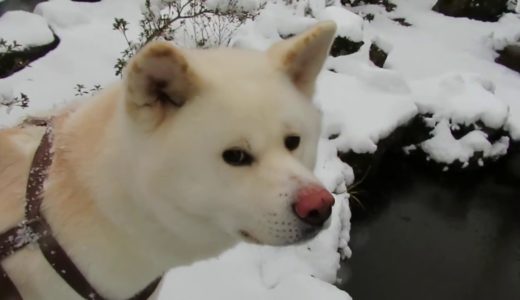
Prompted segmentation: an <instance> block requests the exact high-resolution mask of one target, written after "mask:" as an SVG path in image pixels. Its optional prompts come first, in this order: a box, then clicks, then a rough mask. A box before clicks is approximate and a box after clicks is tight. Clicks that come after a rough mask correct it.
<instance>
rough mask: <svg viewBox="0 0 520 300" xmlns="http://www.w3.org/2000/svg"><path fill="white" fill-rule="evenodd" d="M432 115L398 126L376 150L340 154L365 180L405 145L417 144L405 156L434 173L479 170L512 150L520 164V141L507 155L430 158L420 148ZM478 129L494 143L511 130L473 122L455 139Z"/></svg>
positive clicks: (455, 133)
mask: <svg viewBox="0 0 520 300" xmlns="http://www.w3.org/2000/svg"><path fill="white" fill-rule="evenodd" d="M431 117H432V115H431V114H418V115H416V116H415V117H414V118H413V119H411V120H410V121H409V122H408V123H407V124H405V125H403V126H401V127H399V128H397V129H396V130H394V132H392V133H391V134H390V135H389V136H388V137H386V138H384V139H382V140H380V141H379V142H378V143H377V150H376V152H375V153H356V152H354V151H349V152H340V153H338V157H339V158H340V159H341V160H342V161H343V162H345V163H347V164H348V165H350V166H351V167H352V169H353V171H354V175H355V176H356V178H365V179H364V180H368V181H370V180H372V179H373V178H374V176H376V174H377V172H378V171H379V168H380V164H381V162H382V160H383V158H384V157H385V156H387V155H388V154H389V153H394V154H396V155H405V151H403V148H404V147H405V146H409V145H414V146H415V149H414V150H409V151H406V152H407V154H406V155H405V157H407V158H406V159H408V160H409V161H410V162H411V163H413V164H415V165H418V166H422V167H423V168H426V169H428V170H430V171H434V172H442V173H446V172H449V173H452V174H460V173H464V174H467V173H468V172H470V171H471V172H474V171H476V170H481V169H486V168H488V167H492V166H494V165H495V164H496V162H497V161H501V160H504V159H508V157H510V156H511V155H512V154H511V153H518V155H517V156H516V157H517V160H518V161H519V162H518V163H519V164H520V151H519V149H520V144H519V143H516V144H512V145H511V146H510V149H509V151H508V154H507V155H506V156H504V157H484V155H483V153H482V152H477V153H475V154H474V155H473V157H471V158H470V159H469V161H468V163H467V164H463V163H461V162H460V161H458V160H456V161H454V162H453V163H452V164H449V165H446V164H444V163H439V162H436V161H434V160H432V159H429V158H428V154H427V153H425V152H424V151H423V150H422V149H421V147H420V144H421V143H422V142H424V141H426V140H428V139H430V138H431V135H430V132H431V131H432V128H430V127H429V126H428V122H427V120H428V119H430V118H431ZM475 129H479V130H481V131H483V132H485V133H486V134H487V135H488V141H489V142H491V143H494V142H496V141H498V140H499V139H500V138H502V137H504V136H508V132H507V131H506V130H504V129H503V128H498V129H495V128H489V127H486V126H485V125H484V124H483V123H482V122H480V121H478V122H476V123H474V124H470V125H458V128H456V129H452V134H453V136H454V137H455V138H457V139H459V138H461V137H463V136H464V135H466V134H468V133H469V132H471V131H473V130H475ZM336 137H337V136H336V135H333V136H331V137H329V138H331V139H332V138H336ZM515 147H516V148H515ZM514 149H517V150H514ZM517 173H520V172H517Z"/></svg>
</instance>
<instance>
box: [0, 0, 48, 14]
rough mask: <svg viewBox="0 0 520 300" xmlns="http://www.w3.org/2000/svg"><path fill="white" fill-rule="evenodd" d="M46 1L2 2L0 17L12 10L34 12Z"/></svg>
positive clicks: (17, 0) (19, 0)
mask: <svg viewBox="0 0 520 300" xmlns="http://www.w3.org/2000/svg"><path fill="white" fill-rule="evenodd" d="M44 1H46V0H4V1H3V2H0V16H1V15H3V14H4V13H5V12H7V11H10V10H25V11H28V12H32V11H33V10H34V7H36V4H38V3H40V2H44Z"/></svg>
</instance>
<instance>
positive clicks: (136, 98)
mask: <svg viewBox="0 0 520 300" xmlns="http://www.w3.org/2000/svg"><path fill="white" fill-rule="evenodd" d="M125 71H126V73H125V80H124V81H125V89H126V91H125V101H126V107H127V112H128V113H129V114H130V115H131V117H133V118H134V119H136V120H138V121H140V122H146V123H150V125H152V126H153V125H154V124H157V123H159V122H160V120H161V119H162V117H163V116H164V115H165V114H166V113H167V112H169V111H172V110H175V109H177V108H179V107H181V106H183V105H184V103H185V102H186V101H188V100H189V99H190V98H192V97H193V96H194V95H195V94H196V92H197V90H198V87H199V84H200V79H199V77H198V76H197V75H196V74H195V72H194V71H193V70H192V68H191V67H190V65H189V63H188V60H187V58H186V56H185V55H184V53H183V52H182V50H181V49H179V48H176V47H175V46H173V45H172V44H171V43H169V42H165V41H155V42H151V43H149V44H148V45H146V46H145V47H144V48H143V49H141V50H140V51H139V52H138V53H137V54H136V55H135V56H134V57H133V58H132V60H131V61H130V62H129V64H128V66H127V68H126V70H125Z"/></svg>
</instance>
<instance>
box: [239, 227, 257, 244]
mask: <svg viewBox="0 0 520 300" xmlns="http://www.w3.org/2000/svg"><path fill="white" fill-rule="evenodd" d="M239 233H240V235H241V236H242V238H243V239H244V240H246V241H248V242H251V243H253V244H258V245H262V242H260V240H259V239H257V238H256V237H254V236H253V235H252V234H251V233H249V232H248V231H245V230H240V231H239Z"/></svg>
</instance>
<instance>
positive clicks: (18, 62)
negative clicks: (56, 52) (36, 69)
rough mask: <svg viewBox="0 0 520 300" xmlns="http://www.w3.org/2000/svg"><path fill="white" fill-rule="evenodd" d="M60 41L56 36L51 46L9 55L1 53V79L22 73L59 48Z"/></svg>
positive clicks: (14, 52)
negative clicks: (24, 69)
mask: <svg viewBox="0 0 520 300" xmlns="http://www.w3.org/2000/svg"><path fill="white" fill-rule="evenodd" d="M59 43H60V39H59V38H58V36H56V35H54V41H52V42H51V43H50V44H47V45H42V46H35V47H29V48H25V49H23V50H17V51H12V52H9V53H0V78H5V77H8V76H9V75H11V74H13V73H15V72H18V71H20V70H21V69H23V68H25V67H26V66H27V65H29V63H30V62H32V61H35V60H37V59H38V58H40V57H42V56H44V55H45V54H47V53H48V52H50V51H51V50H53V49H55V48H56V47H58V44H59Z"/></svg>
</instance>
